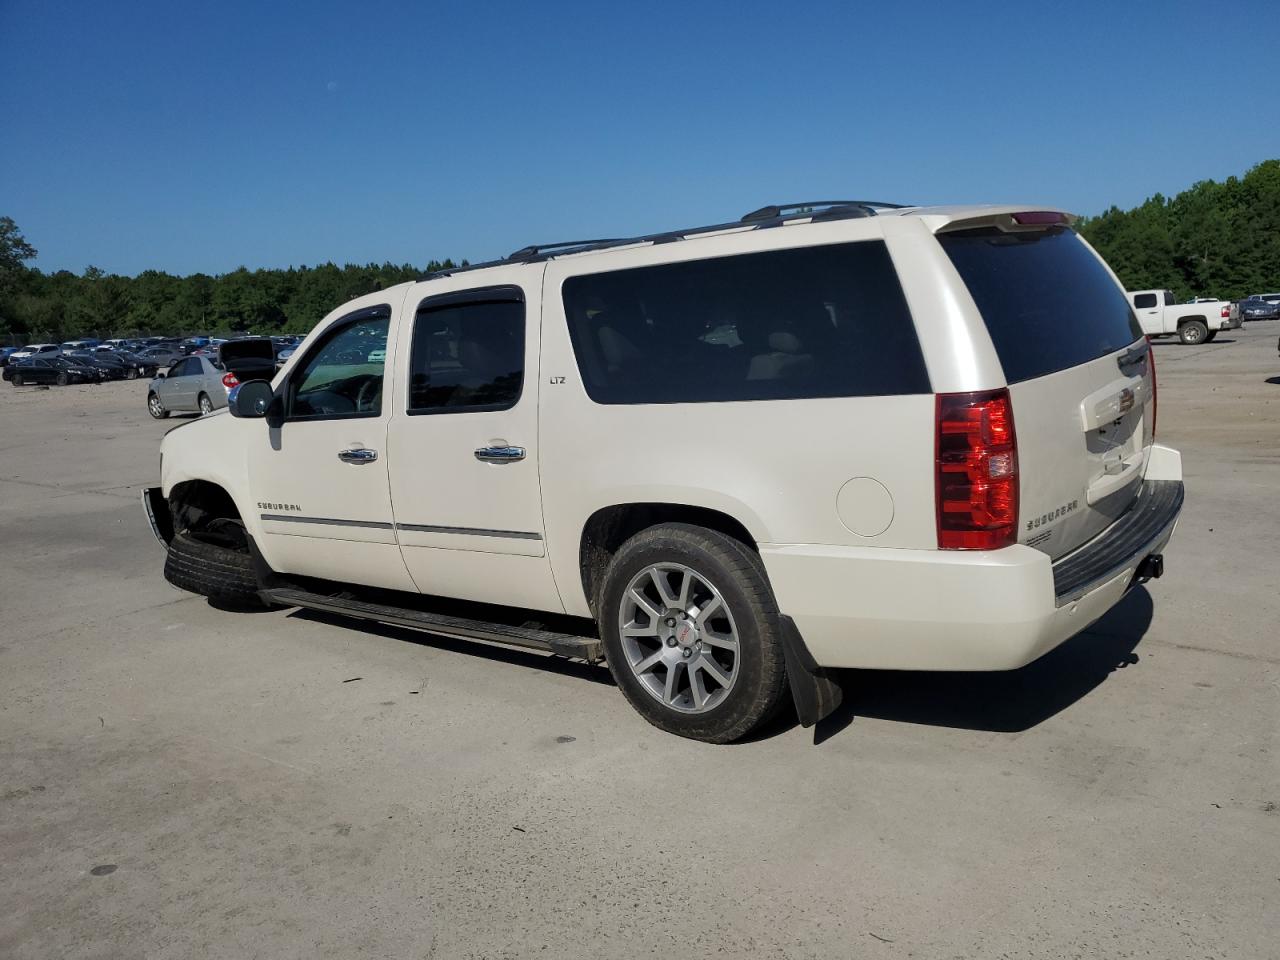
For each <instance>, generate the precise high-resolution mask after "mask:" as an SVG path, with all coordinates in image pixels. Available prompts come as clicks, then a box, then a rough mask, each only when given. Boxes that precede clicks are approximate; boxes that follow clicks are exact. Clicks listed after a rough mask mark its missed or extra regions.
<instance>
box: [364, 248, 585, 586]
mask: <svg viewBox="0 0 1280 960" xmlns="http://www.w3.org/2000/svg"><path fill="white" fill-rule="evenodd" d="M544 270H545V267H544V266H543V265H541V264H538V265H534V266H513V267H510V268H503V269H497V270H486V271H485V272H484V275H483V279H479V278H477V276H476V275H475V274H466V273H463V274H460V275H458V276H456V277H450V278H447V279H442V280H433V281H430V282H427V283H423V284H420V285H418V286H417V287H414V288H413V289H412V290H411V291H410V298H409V300H408V301H407V302H406V303H405V323H404V324H403V325H402V330H401V335H400V346H399V351H398V352H399V355H400V356H401V357H404V358H405V360H404V362H402V363H400V364H399V365H398V368H397V384H396V395H395V400H394V403H395V405H396V409H395V415H394V417H393V419H392V421H391V426H390V431H389V434H388V437H387V447H388V449H389V451H390V460H391V477H390V480H391V499H392V503H393V504H394V507H395V523H396V535H397V536H398V537H399V540H400V548H401V552H402V553H403V556H404V562H405V566H406V567H407V568H408V570H409V573H410V574H411V575H412V577H413V580H414V582H415V583H416V584H417V587H418V589H419V590H420V591H422V592H423V593H427V594H440V595H444V596H450V597H458V598H461V599H466V600H477V601H483V602H490V603H502V604H507V605H511V606H520V607H530V608H535V609H540V610H553V611H559V610H561V609H562V607H561V604H560V597H559V593H558V591H557V590H556V587H555V582H554V580H553V579H552V576H551V568H550V564H549V561H548V559H547V550H546V542H545V539H544V530H543V523H542V499H541V492H540V489H539V483H538V386H539V384H538V347H539V332H540V331H539V327H540V321H541V317H542V309H541V278H542V274H543V272H544Z"/></svg>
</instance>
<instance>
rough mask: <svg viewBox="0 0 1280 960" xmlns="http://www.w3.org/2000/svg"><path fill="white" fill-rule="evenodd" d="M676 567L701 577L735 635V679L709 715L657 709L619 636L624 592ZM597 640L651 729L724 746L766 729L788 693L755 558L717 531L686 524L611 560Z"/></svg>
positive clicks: (772, 608)
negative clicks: (648, 574)
mask: <svg viewBox="0 0 1280 960" xmlns="http://www.w3.org/2000/svg"><path fill="white" fill-rule="evenodd" d="M655 563H679V564H683V565H684V566H687V567H689V568H690V569H692V570H694V571H696V572H697V573H698V574H699V575H700V576H702V577H705V578H706V579H707V580H709V581H710V582H711V583H712V584H714V585H715V587H716V589H717V590H719V591H720V595H721V597H723V599H724V602H725V603H726V604H727V606H728V608H729V612H730V613H731V614H732V615H733V622H734V626H735V627H736V628H737V633H738V656H739V657H740V658H741V663H740V664H739V666H738V676H737V679H736V680H735V681H734V684H733V689H732V690H731V691H730V693H729V695H728V696H727V697H726V698H725V699H724V701H723V702H722V703H720V704H718V705H717V706H716V707H715V708H714V709H712V710H709V711H707V712H706V713H699V714H686V713H680V712H678V711H676V710H673V709H671V708H670V707H667V706H666V705H664V704H662V703H660V702H658V701H657V700H656V699H655V698H654V697H653V696H652V695H651V694H650V693H649V692H648V691H647V690H646V689H645V688H644V686H643V685H642V684H641V683H640V681H639V680H638V679H637V678H636V676H635V674H634V673H633V672H632V670H631V667H630V664H629V663H628V662H627V659H626V653H625V651H624V650H623V646H622V640H621V637H620V635H619V632H618V609H619V605H620V604H621V601H622V597H623V594H624V592H625V590H626V588H627V586H628V585H629V584H630V583H631V580H632V578H633V577H635V576H636V574H638V573H639V572H640V571H641V570H643V569H644V568H645V567H648V566H650V565H652V564H655ZM598 610H599V626H600V636H601V639H602V640H603V642H604V646H605V651H606V657H607V659H608V663H609V669H610V672H611V673H612V674H613V678H614V681H615V682H616V683H617V684H618V686H619V688H620V689H621V690H622V692H623V694H624V695H625V696H626V698H627V700H628V701H629V702H630V703H631V705H632V706H633V707H635V709H636V710H637V712H639V713H640V715H641V716H643V717H644V718H645V719H646V720H648V721H649V722H650V723H652V724H653V725H654V726H656V727H658V728H660V729H662V730H666V731H668V732H669V733H674V734H677V735H679V736H683V737H690V738H692V739H697V740H706V741H709V742H712V743H727V742H730V741H732V740H736V739H738V738H740V737H742V736H744V735H745V734H746V733H748V732H749V731H750V730H751V729H753V728H754V727H756V726H758V725H759V724H760V723H763V722H764V721H765V720H766V719H767V718H768V717H769V716H770V715H772V713H773V712H774V710H775V709H776V707H777V705H778V702H779V701H780V698H781V693H782V689H783V687H784V686H785V671H784V669H783V667H782V649H781V641H780V627H779V622H778V611H777V606H776V604H775V603H774V600H773V593H772V591H771V590H770V588H769V585H768V581H767V580H766V578H765V576H764V571H763V568H762V567H761V566H760V565H759V560H758V558H754V559H753V555H751V553H750V551H749V549H748V548H746V547H745V546H743V545H741V544H738V543H737V541H733V540H731V538H729V537H726V536H724V535H723V534H718V533H716V532H715V531H710V530H702V529H701V528H698V527H693V526H689V525H685V524H671V525H664V526H662V527H655V528H651V529H650V530H646V531H643V532H642V533H640V534H637V535H636V536H635V537H633V538H632V539H631V540H630V541H628V542H627V543H626V544H624V545H623V546H622V547H621V548H620V549H619V550H618V552H617V553H616V554H615V556H614V559H613V562H612V563H610V565H609V569H608V572H607V573H606V576H605V582H604V586H603V588H602V590H601V592H600V598H599V604H598Z"/></svg>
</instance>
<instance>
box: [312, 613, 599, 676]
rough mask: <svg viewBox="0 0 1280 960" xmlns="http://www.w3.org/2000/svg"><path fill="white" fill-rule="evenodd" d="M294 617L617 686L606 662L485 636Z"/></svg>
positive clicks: (317, 616)
mask: <svg viewBox="0 0 1280 960" xmlns="http://www.w3.org/2000/svg"><path fill="white" fill-rule="evenodd" d="M289 616H290V617H298V618H300V619H303V620H314V621H315V622H317V623H327V624H329V625H330V626H333V627H342V628H343V629H346V630H356V631H359V632H360V633H371V634H374V635H375V636H379V637H386V638H388V639H390V640H403V641H405V642H406V643H416V644H418V645H419V646H423V647H433V648H435V649H437V650H448V651H450V652H452V653H463V654H466V655H467V656H469V657H483V658H484V659H485V660H492V661H496V662H499V663H510V664H515V665H516V666H520V667H529V668H532V669H535V670H545V671H547V672H549V673H558V674H562V675H563V676H567V677H578V678H579V679H582V680H590V681H591V682H593V683H603V684H607V685H609V686H613V677H612V676H610V674H609V668H608V667H606V666H605V665H604V664H595V665H592V664H589V663H584V662H583V661H581V660H568V659H565V658H564V657H556V656H551V655H550V654H546V653H540V652H538V651H534V650H522V649H520V648H519V647H504V646H501V645H499V644H496V643H485V642H484V641H483V640H463V639H458V638H455V637H445V636H441V635H440V634H436V633H428V632H427V631H425V630H413V629H411V628H409V627H396V626H392V625H391V624H386V623H374V622H373V621H370V620H352V619H351V618H350V617H343V616H338V615H336V614H328V613H324V612H322V611H319V610H295V611H294V612H293V613H291V614H289Z"/></svg>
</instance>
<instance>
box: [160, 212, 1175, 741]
mask: <svg viewBox="0 0 1280 960" xmlns="http://www.w3.org/2000/svg"><path fill="white" fill-rule="evenodd" d="M1070 223H1071V217H1070V216H1068V215H1067V214H1064V213H1060V212H1057V211H1046V210H1039V209H1028V208H1023V207H1016V206H986V207H937V208H920V207H893V206H891V205H887V204H874V203H864V202H859V201H832V202H826V203H821V204H808V205H804V206H798V207H797V206H775V207H766V208H764V209H762V210H757V211H755V212H753V213H751V214H748V215H747V216H746V217H744V218H743V219H742V220H741V221H735V222H732V223H727V224H720V225H716V226H712V227H705V228H699V229H692V230H678V231H672V232H670V233H665V234H659V235H654V236H646V237H639V238H635V239H629V240H607V241H598V242H584V243H574V244H561V245H555V246H551V247H526V248H524V249H522V250H520V251H517V252H516V253H514V254H512V255H511V256H510V257H507V258H505V259H503V260H500V261H497V262H493V263H486V264H480V265H478V266H473V267H466V268H461V269H453V270H446V271H441V272H439V273H435V274H432V275H430V276H428V277H426V278H424V279H423V280H421V281H419V282H416V283H406V284H402V285H400V286H396V287H392V288H390V289H387V290H382V291H379V292H377V293H372V294H369V295H367V296H363V297H360V298H358V299H356V300H352V301H351V302H350V303H347V304H345V305H344V306H342V307H340V308H339V309H337V310H335V311H334V312H333V313H331V314H330V315H329V316H327V317H326V318H325V319H324V320H323V321H322V322H321V323H320V324H318V325H317V326H316V328H315V329H314V330H313V331H312V332H311V334H310V335H309V336H308V337H307V339H306V341H305V342H304V343H303V344H302V345H301V346H300V347H299V348H298V350H297V351H296V353H295V354H294V356H293V357H292V358H291V359H290V360H289V362H288V363H287V364H285V366H284V367H283V368H282V369H281V370H280V371H279V372H278V373H277V374H276V375H275V378H274V380H273V381H272V382H271V383H267V382H265V381H253V382H248V383H244V384H241V385H240V386H239V387H237V388H236V389H235V390H234V392H233V395H232V396H231V397H230V398H229V413H222V412H219V413H217V414H215V415H213V416H209V417H205V418H203V419H201V420H199V421H194V422H192V423H190V424H186V425H183V426H181V427H179V428H177V429H174V430H171V431H170V432H169V433H168V434H167V435H166V436H165V438H164V441H163V445H162V456H161V471H160V473H161V483H160V486H159V487H157V488H152V489H149V490H147V491H145V492H144V495H143V502H144V505H145V507H146V509H147V512H148V515H149V516H150V519H151V523H152V526H153V528H154V530H155V531H156V534H157V536H158V537H159V538H160V539H161V541H162V542H163V543H164V544H165V545H166V546H167V548H168V555H167V559H166V563H165V575H166V576H167V577H168V579H169V580H170V581H171V582H172V583H174V584H176V585H178V586H179V587H183V588H186V589H188V590H192V591H194V592H197V593H200V594H204V595H206V596H208V597H209V598H210V600H211V601H212V602H214V603H215V604H217V605H224V606H229V607H233V606H243V605H255V604H266V605H273V606H280V607H303V608H309V609H314V610H321V611H327V612H329V613H332V614H342V615H347V616H351V617H356V618H364V619H369V620H375V621H381V622H385V623H392V624H401V625H408V626H411V627H418V628H422V629H424V630H428V631H431V632H433V633H437V634H444V635H449V636H454V637H467V638H474V639H480V640H485V641H490V642H499V643H508V644H517V645H522V646H526V647H533V648H537V649H542V650H546V651H549V652H551V653H553V654H558V655H561V656H569V657H580V658H582V659H585V660H588V661H593V662H597V661H600V660H604V661H606V662H607V664H608V667H609V669H610V671H611V672H612V674H613V677H614V679H615V680H616V682H617V684H618V686H619V687H620V688H621V690H622V692H623V694H624V695H625V696H626V697H627V699H628V700H629V701H630V702H631V704H632V705H633V706H634V707H635V708H636V709H637V710H638V711H639V712H640V713H641V714H642V715H643V716H644V717H645V718H646V719H648V720H649V721H650V722H652V723H653V724H655V725H657V726H658V727H661V728H662V729H664V730H668V731H671V732H674V733H677V734H680V735H683V736H687V737H693V738H697V739H702V740H708V741H714V742H725V741H730V740H733V739H735V738H739V737H742V736H743V735H744V734H746V733H747V732H748V731H750V730H752V729H753V728H755V727H756V726H758V725H759V724H761V723H762V722H763V721H764V720H765V719H766V718H768V717H769V716H770V715H771V714H772V713H773V712H774V711H775V710H776V708H778V706H779V705H780V704H781V703H783V702H785V700H786V695H787V693H788V692H789V693H790V695H791V700H792V701H793V702H794V704H795V707H796V709H797V712H798V714H799V718H800V720H801V722H802V723H804V724H806V725H808V724H811V723H814V722H815V721H816V720H818V719H820V718H821V717H822V716H824V715H825V714H826V713H827V712H829V711H830V710H831V709H832V708H833V707H834V706H835V705H836V704H837V703H838V702H839V697H840V690H839V688H838V686H836V685H835V684H834V683H833V682H832V680H831V677H830V675H829V673H828V671H829V669H830V668H840V667H861V668H878V669H889V670H1007V669H1012V668H1016V667H1020V666H1022V665H1023V664H1026V663H1028V662H1030V661H1032V660H1034V659H1036V658H1037V657H1039V656H1041V655H1042V654H1044V653H1045V652H1046V651H1048V650H1051V649H1052V648H1053V647H1055V646H1057V645H1058V644H1060V643H1062V642H1063V641H1064V640H1066V639H1067V638H1069V637H1071V636H1072V635H1074V634H1076V633H1078V632H1080V631H1081V630H1083V629H1084V628H1085V627H1087V626H1089V624H1091V623H1093V622H1094V621H1095V620H1097V619H1098V618H1099V617H1100V616H1102V615H1103V614H1104V613H1105V612H1106V611H1107V610H1108V609H1110V608H1111V607H1112V606H1113V605H1114V604H1115V603H1116V602H1117V601H1118V600H1119V599H1120V598H1121V596H1122V595H1123V594H1124V593H1125V592H1126V591H1127V590H1129V589H1130V588H1131V587H1132V586H1133V585H1134V584H1136V583H1140V582H1144V581H1145V580H1147V579H1150V578H1151V577H1156V576H1159V575H1160V573H1161V572H1162V566H1163V560H1162V554H1161V551H1162V549H1163V548H1164V546H1165V544H1166V543H1167V541H1168V540H1169V537H1170V535H1171V534H1172V532H1173V528H1174V525H1175V523H1176V521H1177V519H1178V515H1179V512H1180V510H1181V507H1182V501H1183V485H1182V467H1181V459H1180V457H1179V454H1178V453H1177V451H1175V450H1172V449H1169V448H1167V447H1163V446H1160V445H1158V444H1156V443H1155V420H1156V382H1155V370H1154V369H1153V363H1152V354H1151V349H1150V346H1149V344H1148V343H1147V341H1146V339H1145V338H1144V337H1143V335H1142V332H1141V330H1140V328H1139V327H1138V324H1137V321H1136V320H1135V318H1134V315H1133V311H1132V310H1131V309H1130V304H1129V301H1128V300H1127V299H1126V297H1125V292H1124V289H1123V288H1122V287H1121V285H1120V283H1119V282H1118V281H1117V279H1116V277H1115V276H1114V275H1113V274H1112V273H1111V271H1110V270H1109V269H1108V268H1107V266H1106V265H1105V264H1104V263H1103V262H1102V260H1101V259H1100V258H1099V257H1098V256H1097V254H1096V253H1094V251H1093V250H1092V249H1091V248H1090V247H1089V246H1088V245H1087V244H1086V243H1085V242H1084V241H1083V240H1082V239H1081V238H1080V237H1079V236H1078V235H1077V234H1076V233H1075V232H1074V231H1073V230H1072V229H1071V226H1070Z"/></svg>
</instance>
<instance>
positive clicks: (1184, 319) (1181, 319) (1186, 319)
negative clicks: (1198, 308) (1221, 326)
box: [1178, 317, 1209, 326]
mask: <svg viewBox="0 0 1280 960" xmlns="http://www.w3.org/2000/svg"><path fill="white" fill-rule="evenodd" d="M1193 320H1198V321H1200V322H1201V323H1203V324H1208V322H1209V321H1208V320H1206V319H1205V318H1204V317H1179V318H1178V326H1182V325H1183V324H1184V323H1191V322H1192V321H1193Z"/></svg>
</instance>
